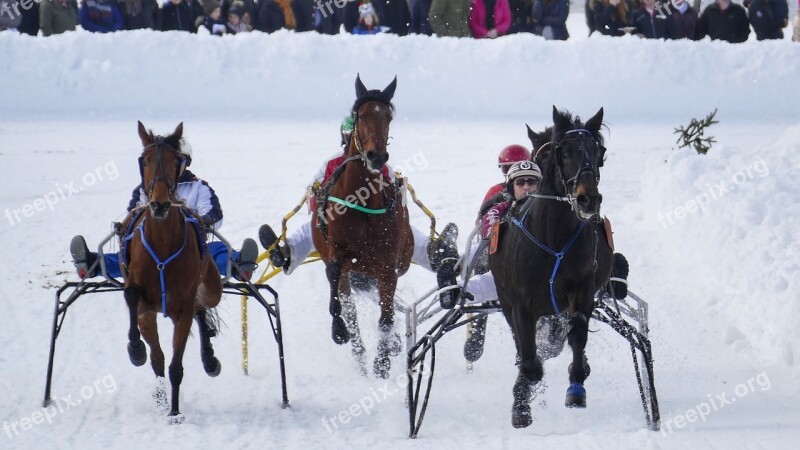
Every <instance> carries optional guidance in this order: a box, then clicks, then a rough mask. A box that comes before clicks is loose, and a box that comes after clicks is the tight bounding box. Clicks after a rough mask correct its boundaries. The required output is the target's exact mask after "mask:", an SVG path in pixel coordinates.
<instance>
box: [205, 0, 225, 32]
mask: <svg viewBox="0 0 800 450" xmlns="http://www.w3.org/2000/svg"><path fill="white" fill-rule="evenodd" d="M203 13H204V14H205V15H206V17H205V20H204V21H203V26H204V27H206V29H208V32H209V33H211V34H216V35H217V36H222V35H223V34H225V32H226V31H227V29H226V27H225V22H223V21H222V19H220V15H221V14H222V9H220V6H219V2H218V1H217V0H205V2H203Z"/></svg>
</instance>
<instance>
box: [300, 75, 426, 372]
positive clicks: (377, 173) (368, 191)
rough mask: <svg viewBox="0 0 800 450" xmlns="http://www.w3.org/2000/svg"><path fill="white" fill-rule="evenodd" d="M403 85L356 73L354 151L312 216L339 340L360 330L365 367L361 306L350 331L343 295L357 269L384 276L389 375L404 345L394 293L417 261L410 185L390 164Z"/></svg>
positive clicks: (356, 341) (350, 148)
mask: <svg viewBox="0 0 800 450" xmlns="http://www.w3.org/2000/svg"><path fill="white" fill-rule="evenodd" d="M396 86H397V78H395V79H394V80H393V81H392V82H391V84H389V86H387V87H386V89H384V90H383V91H379V90H367V88H366V87H364V84H363V83H362V82H361V79H360V77H356V97H357V99H356V102H355V104H354V105H353V108H352V114H353V116H354V119H355V128H354V129H353V133H352V136H351V138H350V142H349V143H348V145H347V149H346V154H347V155H346V156H347V157H346V158H345V159H344V160H343V162H342V164H341V166H339V168H338V169H337V170H336V172H335V173H334V174H333V175H332V176H331V178H330V179H329V180H328V181H327V182H326V183H325V184H324V185H323V186H321V188H320V191H321V192H320V194H319V196H318V208H317V209H315V211H314V212H313V217H312V223H314V224H316V226H315V227H312V228H313V232H312V234H313V239H314V246H315V247H316V249H317V250H318V251H319V253H320V256H321V257H322V260H323V261H324V262H325V273H326V274H327V276H328V282H329V283H330V313H331V316H332V317H333V323H332V335H333V341H334V342H335V343H337V344H344V343H346V342H348V341H349V340H351V338H353V353H354V354H355V355H356V357H357V359H359V362H360V363H361V364H362V372H366V369H365V367H364V365H363V353H364V349H363V344H361V343H360V338H359V337H358V336H357V335H355V336H354V334H355V333H358V331H357V330H358V324H357V323H355V314H354V312H351V313H350V314H346V315H350V316H351V317H352V321H353V323H352V324H351V327H350V331H348V326H347V325H346V324H345V320H344V319H343V318H342V315H343V313H342V301H346V302H347V303H348V304H349V303H350V300H349V299H348V297H349V295H350V281H349V276H348V275H349V273H350V272H356V273H361V274H364V275H366V276H368V277H370V278H374V279H376V280H377V281H378V295H379V297H380V301H379V303H380V311H381V313H380V319H379V320H378V327H379V331H380V341H379V343H378V354H377V356H376V358H375V361H374V365H373V371H374V373H375V375H376V376H378V377H381V378H388V376H389V369H390V366H391V362H390V360H389V356H390V355H391V356H394V355H397V354H399V352H400V350H401V349H402V346H401V343H400V336H399V335H398V334H397V333H395V332H394V293H395V288H396V287H397V279H398V278H399V277H400V276H401V275H403V274H404V273H406V271H407V270H408V268H409V265H410V264H411V254H412V252H413V246H414V237H413V235H412V233H411V226H410V225H409V221H408V209H407V208H406V206H405V203H404V201H403V190H402V187H401V186H400V185H398V184H397V183H395V182H392V181H391V177H390V174H389V173H388V171H387V166H386V160H388V159H389V153H388V152H387V148H386V146H387V144H388V139H389V123H390V122H391V120H392V116H393V112H394V111H393V110H394V107H393V106H392V103H391V100H392V97H393V96H394V90H395V87H396ZM350 306H352V305H350ZM348 322H349V321H348Z"/></svg>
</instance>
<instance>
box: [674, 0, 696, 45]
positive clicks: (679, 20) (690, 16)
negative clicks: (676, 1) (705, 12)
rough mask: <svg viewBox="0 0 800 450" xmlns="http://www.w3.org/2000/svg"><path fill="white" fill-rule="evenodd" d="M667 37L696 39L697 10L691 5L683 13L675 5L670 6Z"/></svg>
mask: <svg viewBox="0 0 800 450" xmlns="http://www.w3.org/2000/svg"><path fill="white" fill-rule="evenodd" d="M667 37H668V38H669V39H696V37H697V11H695V10H694V8H692V7H691V6H690V7H689V8H688V9H687V10H686V12H684V13H683V14H681V13H680V12H678V11H676V10H675V8H674V7H670V15H669V17H667Z"/></svg>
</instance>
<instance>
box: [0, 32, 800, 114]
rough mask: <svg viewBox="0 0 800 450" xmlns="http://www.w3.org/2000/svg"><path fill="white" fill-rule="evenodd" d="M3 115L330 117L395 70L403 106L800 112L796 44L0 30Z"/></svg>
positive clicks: (409, 110)
mask: <svg viewBox="0 0 800 450" xmlns="http://www.w3.org/2000/svg"><path fill="white" fill-rule="evenodd" d="M0 55H3V57H2V62H0V85H2V86H3V94H4V95H3V103H4V106H5V107H4V108H3V109H2V111H0V118H6V119H7V118H12V117H13V118H17V119H19V118H22V119H23V120H24V119H26V118H43V117H51V118H52V117H57V118H64V116H68V117H70V118H85V117H118V118H126V119H127V118H130V117H131V116H132V115H133V116H139V117H141V116H149V117H160V118H163V117H171V118H172V117H175V116H178V117H180V118H187V116H191V117H194V116H196V117H209V116H210V117H226V118H254V119H262V118H275V117H292V118H294V117H304V118H305V117H309V116H316V117H330V115H331V114H334V113H336V114H338V113H341V112H342V111H345V110H346V109H347V108H348V107H349V106H350V104H351V102H352V99H353V80H354V78H355V74H356V73H357V72H360V73H361V75H362V77H363V79H364V81H365V83H366V84H367V86H368V87H381V88H382V87H383V86H385V85H386V84H388V83H389V81H390V80H391V79H392V77H393V76H394V75H395V74H396V75H397V76H398V79H399V81H398V90H397V94H396V98H395V103H396V105H397V106H398V112H399V113H400V114H401V115H404V116H427V115H431V116H436V117H446V118H453V119H458V118H463V117H485V116H487V115H489V116H492V117H509V118H510V117H514V118H518V117H528V116H530V115H531V114H542V113H547V111H548V108H549V106H550V105H551V104H556V105H563V106H565V107H569V108H570V109H573V110H575V111H595V110H596V109H597V108H598V107H599V106H601V105H604V106H605V107H606V108H607V109H613V110H614V111H615V117H616V118H617V120H622V119H627V118H630V119H637V120H640V119H644V120H647V119H654V118H659V119H661V120H663V119H664V118H665V117H666V118H670V119H672V118H680V119H681V120H684V119H685V118H686V117H687V116H693V117H697V116H700V115H704V114H706V113H708V112H709V111H711V110H713V109H714V108H719V109H720V110H721V111H724V112H725V113H726V114H730V115H732V116H737V117H738V116H745V117H748V116H757V117H760V118H764V117H767V118H770V117H776V118H777V117H784V116H795V117H797V116H798V111H797V106H796V99H795V97H794V96H793V95H788V94H789V93H790V92H800V46H798V45H793V43H792V42H788V41H779V42H747V43H744V44H740V45H730V44H727V43H720V42H710V41H703V42H677V41H670V42H662V41H647V40H642V39H639V38H635V37H625V38H613V39H612V38H608V37H604V36H592V37H591V38H590V39H583V40H574V41H567V42H546V41H544V40H542V39H541V38H539V37H536V36H531V35H525V36H522V35H515V36H509V37H504V38H502V39H498V40H495V41H478V40H471V39H453V38H444V39H442V38H431V37H427V36H409V37H403V38H398V37H395V36H391V35H384V36H369V37H365V36H349V35H339V36H333V37H331V36H322V35H318V34H315V33H302V34H296V33H292V32H279V33H275V34H272V35H265V34H262V33H250V34H244V35H237V36H226V37H223V38H219V37H215V36H208V35H190V34H184V33H158V32H151V31H136V32H120V33H113V34H108V35H98V34H91V33H85V32H83V33H81V32H78V33H67V34H64V35H59V36H53V37H49V38H41V37H39V38H33V37H30V36H26V35H17V34H14V33H1V34H0Z"/></svg>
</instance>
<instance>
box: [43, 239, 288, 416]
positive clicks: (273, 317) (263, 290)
mask: <svg viewBox="0 0 800 450" xmlns="http://www.w3.org/2000/svg"><path fill="white" fill-rule="evenodd" d="M212 233H213V234H214V236H215V237H216V238H217V239H219V240H220V241H221V242H223V243H224V244H225V246H226V247H228V254H231V250H232V249H231V245H230V243H229V242H228V241H226V240H225V238H223V237H222V236H221V235H220V234H218V233H217V232H216V231H212ZM116 234H117V233H116V231H113V232H111V233H110V234H109V235H108V236H107V237H106V238H105V239H104V240H103V241H102V242H100V245H99V246H98V258H97V261H95V263H94V265H93V266H92V267H91V268H90V271H91V270H93V269H94V268H95V267H96V266H97V265H98V264H99V268H100V270H101V273H102V275H103V277H104V278H105V280H104V281H98V282H90V281H79V282H75V281H70V282H67V283H65V284H64V285H63V286H61V287H60V288H59V289H58V291H56V300H55V307H54V310H53V325H52V332H51V335H50V356H49V360H48V363H47V378H46V380H45V388H44V402H43V404H44V406H48V405H50V404H51V402H52V399H51V397H50V392H51V388H52V381H53V361H54V359H55V353H56V340H57V339H58V335H59V333H60V332H61V328H62V327H63V325H64V319H65V317H66V315H67V310H68V308H69V307H70V306H71V305H73V304H74V303H75V302H76V301H78V299H79V298H81V297H82V296H84V295H88V294H99V293H105V292H122V291H123V289H124V284H123V283H121V282H120V281H119V280H116V279H114V278H111V277H109V276H108V272H107V271H106V267H105V261H104V259H103V246H104V245H105V244H106V243H108V242H109V241H111V239H113V238H114V237H115V236H116ZM232 264H235V263H232V261H231V259H230V258H228V268H227V269H228V270H227V273H228V276H226V277H225V278H223V280H222V283H223V285H222V287H223V289H222V292H223V294H236V295H241V296H242V297H243V299H245V298H247V299H255V300H256V301H257V302H258V303H259V304H260V305H261V306H263V307H264V310H265V311H266V313H267V319H268V320H269V324H270V327H271V328H272V334H273V336H274V338H275V342H276V343H277V344H278V358H279V364H280V375H281V394H282V407H283V408H286V407H288V406H289V396H288V393H287V389H286V365H285V361H284V353H283V332H282V328H281V314H280V302H279V300H278V293H277V292H275V290H274V289H272V288H271V287H270V286H269V285H268V284H261V283H258V284H253V283H251V282H249V281H247V282H232V281H231V280H230V274H231V269H232V267H231V266H232ZM68 289H72V291H71V292H70V294H69V296H68V297H67V298H66V299H65V300H62V299H61V295H62V294H63V293H64V292H65V291H66V290H68ZM267 294H268V295H269V296H271V297H272V300H271V301H268V300H267V299H266V295H267Z"/></svg>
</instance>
